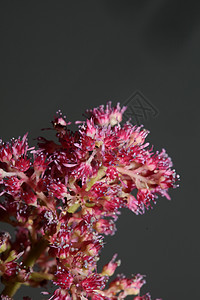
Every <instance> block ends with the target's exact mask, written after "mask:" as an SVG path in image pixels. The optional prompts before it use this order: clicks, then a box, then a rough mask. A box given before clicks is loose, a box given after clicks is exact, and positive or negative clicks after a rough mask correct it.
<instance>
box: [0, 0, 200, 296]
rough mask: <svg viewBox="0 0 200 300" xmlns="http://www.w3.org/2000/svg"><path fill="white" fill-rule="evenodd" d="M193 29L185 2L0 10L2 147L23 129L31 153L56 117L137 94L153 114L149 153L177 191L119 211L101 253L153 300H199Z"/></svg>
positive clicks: (198, 65) (13, 5) (197, 28)
mask: <svg viewBox="0 0 200 300" xmlns="http://www.w3.org/2000/svg"><path fill="white" fill-rule="evenodd" d="M199 21H200V2H199V1H192V0H190V1H188V0H185V1H177V0H173V1H172V0H166V1H160V0H151V1H148V0H139V1H137V0H134V1H130V0H129V1H128V0H126V1H119V0H115V1H114V0H113V1H111V0H104V1H81V0H80V1H51V0H50V1H49V0H48V1H42V0H40V1H9V0H7V1H5V0H4V1H1V2H0V137H1V138H2V139H3V140H4V141H7V140H9V139H10V138H12V137H18V136H19V135H23V134H24V133H26V132H27V131H28V132H29V143H30V144H31V145H35V141H34V140H33V139H34V138H36V137H37V136H38V135H41V130H40V129H41V128H44V127H49V125H50V121H51V120H52V118H53V116H54V115H55V112H56V111H57V110H58V109H61V110H62V111H63V113H64V114H66V115H67V119H68V120H71V121H75V120H82V119H83V117H82V113H83V112H84V111H85V110H86V109H87V108H92V107H95V106H98V105H100V104H106V102H107V101H108V100H111V101H112V103H113V105H115V104H116V103H117V102H120V103H121V104H123V103H125V102H126V101H127V99H129V98H130V96H131V95H133V94H134V93H135V92H136V91H139V92H140V94H142V95H143V96H144V97H145V99H147V102H148V103H147V104H149V105H152V106H153V107H154V108H155V109H156V111H157V114H156V116H155V115H153V114H151V113H150V114H149V116H148V118H145V115H144V111H141V118H140V121H141V123H143V124H144V126H145V128H147V129H149V130H150V132H151V133H150V135H149V137H148V141H150V142H151V143H152V144H153V145H154V149H157V150H161V149H162V148H163V147H164V148H165V149H166V150H167V153H168V154H169V155H170V156H171V157H172V159H173V162H174V167H175V168H176V170H177V172H178V173H179V174H180V175H181V182H180V188H179V189H176V190H172V191H171V192H170V195H171V198H172V201H168V200H166V199H164V198H161V197H160V198H159V199H158V203H157V204H156V205H155V206H154V209H153V210H151V211H148V212H146V214H145V215H142V216H135V215H134V214H133V213H131V212H129V211H128V210H125V209H124V210H122V214H121V216H120V218H119V220H118V222H117V228H118V231H117V233H116V235H115V236H113V237H108V238H106V245H105V248H104V249H103V251H102V255H101V256H102V263H103V262H105V263H107V262H108V260H110V259H111V257H112V255H113V254H114V253H116V252H117V253H118V257H119V258H120V259H121V260H122V264H121V267H119V269H118V272H119V273H122V272H123V273H124V274H126V275H131V274H132V273H141V274H146V275H147V277H146V280H147V284H146V285H145V286H144V288H143V289H142V291H143V293H145V292H147V291H150V292H151V294H152V298H153V299H154V298H156V297H158V298H159V297H160V298H163V300H174V299H176V300H177V299H180V300H186V299H187V300H188V299H198V296H199V291H198V284H199V270H198V269H199V267H198V265H199V230H198V231H197V228H198V227H199V221H198V220H199V199H198V197H199V196H198V195H199V187H198V184H199V183H198V176H199V174H198V171H199V170H198V167H199V159H198V156H199V147H198V145H197V143H198V142H199V140H198V139H199V137H198V135H199V99H200V54H199V53H200V22H199ZM139 101H140V104H141V102H142V101H143V99H141V98H140V99H139ZM131 103H132V102H131V101H129V104H128V105H129V107H130V106H131V105H132V108H133V103H132V104H131ZM72 128H73V126H72ZM74 128H75V127H74ZM4 228H6V225H4V224H1V229H4ZM102 263H101V264H100V265H102ZM41 290H44V289H41ZM22 295H32V299H43V298H44V296H41V294H40V291H34V290H33V289H31V290H29V289H28V288H24V289H23V290H21V291H20V292H19V293H18V294H16V297H15V299H22ZM132 298H133V297H130V299H132Z"/></svg>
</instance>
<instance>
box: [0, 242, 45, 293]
mask: <svg viewBox="0 0 200 300" xmlns="http://www.w3.org/2000/svg"><path fill="white" fill-rule="evenodd" d="M47 246H48V241H47V240H45V239H43V238H41V239H40V240H39V241H38V242H36V243H35V245H34V246H33V247H32V248H31V250H30V252H29V254H28V256H27V257H26V259H25V260H24V265H25V266H26V267H33V265H34V264H35V262H36V260H37V259H38V258H39V256H40V255H41V254H42V253H43V252H44V250H45V249H46V248H47ZM16 280H17V277H16ZM21 285H22V282H18V281H15V282H12V283H8V284H5V288H4V290H3V292H2V295H5V296H6V295H7V296H9V297H13V296H14V295H15V293H16V292H17V290H18V289H19V288H20V286H21Z"/></svg>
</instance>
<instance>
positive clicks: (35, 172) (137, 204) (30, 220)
mask: <svg viewBox="0 0 200 300" xmlns="http://www.w3.org/2000/svg"><path fill="white" fill-rule="evenodd" d="M125 109H126V107H123V108H120V105H119V103H118V104H117V106H116V107H112V106H111V102H109V103H108V104H107V105H106V107H105V108H104V106H103V105H102V106H100V107H98V108H94V109H91V110H87V111H86V118H87V119H86V121H83V122H82V121H77V122H76V123H77V124H79V125H78V130H77V131H75V132H72V131H71V130H70V129H69V128H68V125H70V122H66V117H64V116H62V113H61V112H60V111H59V112H58V113H57V115H56V117H55V118H54V121H53V122H52V124H53V128H52V129H53V130H55V132H56V137H57V141H56V142H55V141H51V140H47V139H45V138H44V137H39V138H38V148H37V150H36V149H35V148H34V147H32V148H29V146H28V142H27V134H26V135H25V136H24V137H23V138H22V139H21V138H18V139H16V140H15V139H12V140H11V141H10V142H9V143H3V142H1V145H0V195H1V196H3V197H1V198H2V200H1V202H0V221H1V222H6V223H8V224H11V225H12V226H14V227H15V228H16V236H15V240H14V241H13V240H11V237H10V235H9V234H8V233H6V232H2V233H1V234H0V275H1V281H2V283H3V284H4V285H5V288H4V290H3V291H2V294H1V299H7V300H8V299H13V296H14V295H15V293H16V291H17V290H18V288H19V287H20V286H21V285H22V284H25V285H30V286H32V287H41V286H43V287H45V285H46V284H47V283H48V281H51V282H52V283H53V284H54V286H55V290H54V292H53V294H52V295H50V296H49V293H48V292H45V291H44V292H43V294H47V297H50V298H49V299H53V300H58V299H59V300H70V299H77V300H86V299H91V300H103V299H105V300H109V299H110V300H117V299H124V298H126V297H127V296H129V295H133V297H134V298H133V299H135V300H150V299H151V297H150V294H146V295H144V296H141V294H140V289H141V287H142V286H143V285H144V283H145V279H144V276H142V275H140V274H136V275H133V276H132V277H131V278H126V277H125V276H124V275H123V274H121V275H117V276H116V278H115V279H113V280H109V278H110V277H111V276H112V275H113V274H114V272H115V269H116V268H117V266H119V264H120V261H119V260H118V261H116V254H115V255H114V256H113V258H112V260H111V261H110V262H108V263H107V264H106V265H105V266H104V267H103V269H102V270H101V272H97V262H98V260H99V255H100V251H101V249H102V247H103V245H104V235H113V234H114V233H115V231H116V227H115V222H116V220H117V218H118V216H119V214H120V208H122V207H127V208H129V209H130V210H131V211H132V212H134V213H135V214H142V213H144V212H145V209H149V208H151V207H152V205H153V203H155V201H156V198H157V197H158V195H161V196H165V197H166V198H167V199H170V197H169V195H168V189H169V188H171V187H176V186H177V180H178V175H176V173H175V170H174V169H172V168H171V167H172V162H171V159H170V158H169V157H168V155H167V154H166V152H165V150H162V151H161V152H160V153H159V152H156V153H153V151H152V148H150V147H149V144H148V143H147V142H145V139H146V136H147V134H148V131H146V130H145V129H143V128H142V126H139V127H138V126H133V125H131V123H130V122H129V121H128V122H126V123H125V124H124V125H121V124H120V122H121V121H122V115H123V113H124V111H125ZM133 190H136V192H137V193H136V197H134V196H133V195H132V194H131V192H132V191H133ZM108 280H109V282H108ZM23 299H24V300H25V299H30V298H29V297H24V298H23ZM157 300H158V299H157Z"/></svg>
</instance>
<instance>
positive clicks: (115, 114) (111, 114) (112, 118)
mask: <svg viewBox="0 0 200 300" xmlns="http://www.w3.org/2000/svg"><path fill="white" fill-rule="evenodd" d="M125 110H126V107H125V106H124V107H123V108H122V109H121V108H120V104H119V103H117V106H116V107H114V108H112V107H111V101H109V102H108V104H107V105H106V108H105V109H104V105H101V106H99V108H94V109H88V110H86V114H87V115H88V116H89V118H92V119H93V120H94V123H95V124H97V125H99V126H108V125H109V124H110V125H111V126H114V125H116V124H117V123H120V122H121V121H122V115H123V113H124V112H125Z"/></svg>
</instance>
